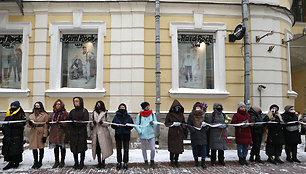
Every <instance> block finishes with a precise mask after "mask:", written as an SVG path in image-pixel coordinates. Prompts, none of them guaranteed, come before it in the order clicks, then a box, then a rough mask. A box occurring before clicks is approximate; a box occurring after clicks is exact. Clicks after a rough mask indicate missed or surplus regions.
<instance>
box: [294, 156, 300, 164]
mask: <svg viewBox="0 0 306 174" xmlns="http://www.w3.org/2000/svg"><path fill="white" fill-rule="evenodd" d="M292 161H293V162H297V163H301V161H300V160H298V159H297V158H296V157H293V158H292Z"/></svg>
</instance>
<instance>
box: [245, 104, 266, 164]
mask: <svg viewBox="0 0 306 174" xmlns="http://www.w3.org/2000/svg"><path fill="white" fill-rule="evenodd" d="M248 113H249V114H250V117H251V119H252V123H256V122H263V118H262V116H261V109H260V107H257V106H252V107H251V108H250V109H249V110H248ZM251 132H252V141H253V144H252V149H251V155H250V161H251V162H254V156H255V161H256V162H258V163H263V161H262V160H261V159H260V147H261V142H262V135H263V133H264V126H263V124H254V125H253V126H252V128H251Z"/></svg>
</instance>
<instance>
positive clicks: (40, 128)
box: [28, 102, 49, 169]
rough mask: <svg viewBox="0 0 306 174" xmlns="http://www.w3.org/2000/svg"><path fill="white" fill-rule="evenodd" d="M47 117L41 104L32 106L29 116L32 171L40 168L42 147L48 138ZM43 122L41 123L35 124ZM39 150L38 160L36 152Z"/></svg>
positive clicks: (37, 103)
mask: <svg viewBox="0 0 306 174" xmlns="http://www.w3.org/2000/svg"><path fill="white" fill-rule="evenodd" d="M48 119H49V115H48V113H47V112H46V111H45V109H44V106H43V104H42V103H41V102H36V103H35V104H34V108H33V112H32V113H31V115H30V116H29V125H28V126H29V127H31V131H30V140H29V141H30V145H29V148H30V149H31V150H33V157H34V164H33V166H32V168H33V169H39V168H40V167H41V166H42V160H43V158H44V147H45V143H46V141H47V137H48V125H47V124H46V123H47V122H48ZM35 122H43V123H37V124H36V123H35ZM37 149H39V160H38V150H37Z"/></svg>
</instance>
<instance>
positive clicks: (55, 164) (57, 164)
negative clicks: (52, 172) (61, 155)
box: [52, 161, 59, 169]
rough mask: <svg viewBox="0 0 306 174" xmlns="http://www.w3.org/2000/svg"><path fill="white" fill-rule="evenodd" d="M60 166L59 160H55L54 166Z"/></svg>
mask: <svg viewBox="0 0 306 174" xmlns="http://www.w3.org/2000/svg"><path fill="white" fill-rule="evenodd" d="M58 166H59V162H58V161H55V163H54V165H53V166H52V168H53V169H54V168H57V167H58Z"/></svg>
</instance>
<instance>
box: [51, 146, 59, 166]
mask: <svg viewBox="0 0 306 174" xmlns="http://www.w3.org/2000/svg"><path fill="white" fill-rule="evenodd" d="M54 158H55V163H54V165H53V166H52V168H57V167H58V166H59V148H58V147H55V148H54Z"/></svg>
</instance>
